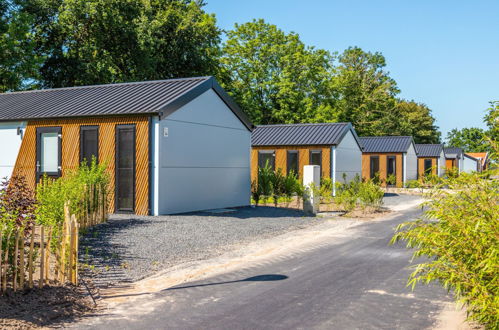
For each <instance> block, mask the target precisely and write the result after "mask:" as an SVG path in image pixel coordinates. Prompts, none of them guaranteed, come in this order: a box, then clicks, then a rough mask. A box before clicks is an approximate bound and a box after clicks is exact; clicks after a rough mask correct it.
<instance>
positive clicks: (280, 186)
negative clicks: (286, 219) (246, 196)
mask: <svg viewBox="0 0 499 330" xmlns="http://www.w3.org/2000/svg"><path fill="white" fill-rule="evenodd" d="M271 173H272V175H271V176H270V183H271V185H272V199H273V200H274V205H275V207H277V204H278V203H279V198H280V197H281V196H284V192H285V187H284V184H285V177H284V175H282V171H281V169H280V168H279V169H278V170H277V171H272V172H271Z"/></svg>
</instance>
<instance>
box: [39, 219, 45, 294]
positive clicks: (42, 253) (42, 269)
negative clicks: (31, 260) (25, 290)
mask: <svg viewBox="0 0 499 330" xmlns="http://www.w3.org/2000/svg"><path fill="white" fill-rule="evenodd" d="M44 231H45V230H44V227H43V225H42V226H41V227H40V253H41V256H40V279H39V280H38V287H39V288H40V289H41V288H43V283H44V278H43V277H44V275H45V272H44V268H45V247H44V244H43V243H44V239H45V237H44V236H45V235H44V234H45V232H44Z"/></svg>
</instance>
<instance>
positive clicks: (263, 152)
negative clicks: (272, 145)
mask: <svg viewBox="0 0 499 330" xmlns="http://www.w3.org/2000/svg"><path fill="white" fill-rule="evenodd" d="M262 155H272V164H271V168H272V170H273V171H275V150H258V159H257V161H258V168H262V166H261V163H262V162H261V161H260V156H262Z"/></svg>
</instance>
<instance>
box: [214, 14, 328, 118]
mask: <svg viewBox="0 0 499 330" xmlns="http://www.w3.org/2000/svg"><path fill="white" fill-rule="evenodd" d="M222 50H223V56H222V58H221V63H222V66H223V70H224V74H225V78H226V79H224V83H223V85H224V87H225V88H226V89H227V90H228V91H229V93H230V94H231V95H232V96H233V97H234V98H235V99H236V101H237V102H238V103H239V105H240V106H241V107H242V108H243V109H244V110H245V111H246V112H247V114H248V115H249V117H250V119H251V120H252V121H253V122H254V123H255V124H275V123H300V122H310V121H332V120H333V121H334V120H335V119H336V118H335V116H334V115H333V114H332V113H333V112H334V110H333V100H334V98H333V95H332V90H331V88H329V84H330V82H329V81H330V77H331V75H332V70H333V65H332V56H331V54H330V53H328V52H327V51H324V50H317V49H314V48H312V47H307V46H305V45H304V43H303V42H302V41H301V40H300V38H299V36H298V35H297V34H296V33H285V32H283V31H282V30H280V29H278V28H277V27H276V26H275V25H272V24H268V23H266V22H265V21H264V20H262V19H260V20H253V21H252V22H248V23H245V24H236V25H235V28H234V29H233V30H231V31H228V32H227V40H226V41H225V42H224V44H223V47H222Z"/></svg>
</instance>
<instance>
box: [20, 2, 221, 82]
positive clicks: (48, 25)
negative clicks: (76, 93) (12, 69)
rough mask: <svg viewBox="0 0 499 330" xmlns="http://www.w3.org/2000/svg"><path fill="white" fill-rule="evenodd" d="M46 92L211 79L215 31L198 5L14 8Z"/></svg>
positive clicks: (216, 48) (216, 45)
mask: <svg viewBox="0 0 499 330" xmlns="http://www.w3.org/2000/svg"><path fill="white" fill-rule="evenodd" d="M19 2H20V6H21V8H22V12H24V13H27V14H29V15H31V16H32V17H34V23H33V25H32V30H33V31H34V32H33V33H34V35H35V39H36V44H37V47H36V52H37V55H38V56H40V57H43V58H44V61H43V64H42V65H41V68H40V75H41V82H42V85H43V86H45V87H64V86H77V85H88V84H102V83H111V82H123V81H139V80H154V79H166V78H177V77H186V76H199V75H209V74H214V73H215V72H216V71H217V68H218V56H219V42H220V33H221V31H220V29H219V28H218V27H217V26H216V20H215V16H214V15H210V14H207V13H206V12H204V10H203V5H204V4H203V2H201V1H187V0H86V1H80V0H50V1H47V0H20V1H19Z"/></svg>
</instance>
